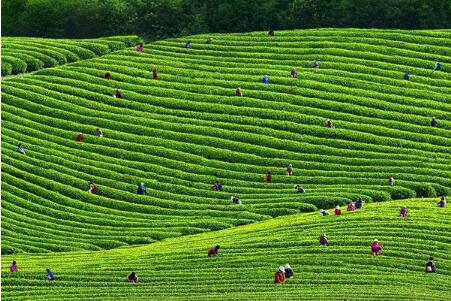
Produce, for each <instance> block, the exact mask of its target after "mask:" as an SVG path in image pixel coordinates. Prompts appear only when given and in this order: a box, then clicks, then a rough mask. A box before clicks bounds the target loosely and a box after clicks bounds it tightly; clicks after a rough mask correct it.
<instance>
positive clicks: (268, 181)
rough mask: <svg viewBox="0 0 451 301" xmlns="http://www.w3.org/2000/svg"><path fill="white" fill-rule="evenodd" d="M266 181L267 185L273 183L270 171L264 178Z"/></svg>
mask: <svg viewBox="0 0 451 301" xmlns="http://www.w3.org/2000/svg"><path fill="white" fill-rule="evenodd" d="M264 180H265V183H271V182H272V173H270V172H269V171H268V172H267V173H266V175H265V177H264Z"/></svg>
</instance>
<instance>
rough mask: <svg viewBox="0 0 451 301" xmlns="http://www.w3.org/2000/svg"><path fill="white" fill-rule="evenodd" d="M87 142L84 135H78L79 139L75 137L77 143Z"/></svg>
mask: <svg viewBox="0 0 451 301" xmlns="http://www.w3.org/2000/svg"><path fill="white" fill-rule="evenodd" d="M84 140H85V135H83V133H78V135H77V137H75V141H77V142H83V141H84Z"/></svg>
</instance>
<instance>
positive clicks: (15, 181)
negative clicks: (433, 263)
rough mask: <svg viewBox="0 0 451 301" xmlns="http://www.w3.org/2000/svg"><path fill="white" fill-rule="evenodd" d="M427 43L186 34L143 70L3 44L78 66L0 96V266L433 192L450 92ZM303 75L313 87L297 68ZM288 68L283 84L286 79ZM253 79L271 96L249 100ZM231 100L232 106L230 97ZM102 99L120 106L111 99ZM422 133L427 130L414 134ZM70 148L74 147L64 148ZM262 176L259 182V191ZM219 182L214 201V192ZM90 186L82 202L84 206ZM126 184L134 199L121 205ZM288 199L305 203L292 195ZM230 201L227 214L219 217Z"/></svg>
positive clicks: (62, 46)
mask: <svg viewBox="0 0 451 301" xmlns="http://www.w3.org/2000/svg"><path fill="white" fill-rule="evenodd" d="M154 4H155V3H154ZM149 5H150V4H149ZM168 5H169V4H168ZM437 35H440V36H448V35H450V34H449V33H448V31H446V30H442V31H440V32H438V31H421V32H419V31H383V30H353V29H348V30H336V29H320V30H307V31H304V30H303V31H281V32H277V34H276V36H275V37H273V38H268V37H267V33H266V32H253V33H247V34H214V35H196V36H192V37H188V38H186V37H185V38H180V39H170V40H163V41H159V42H155V43H152V44H147V45H145V47H144V48H145V50H144V52H143V53H137V52H136V51H135V50H134V49H125V42H126V41H127V40H128V41H136V39H137V37H111V38H99V39H95V40H67V39H64V40H52V39H38V38H4V39H3V40H2V43H3V45H4V46H5V47H3V48H4V49H5V53H6V54H7V55H5V57H7V58H8V57H13V55H14V54H15V53H17V54H18V56H17V58H20V60H23V61H24V62H28V61H29V60H30V57H36V59H37V60H39V61H41V62H42V63H43V64H44V65H50V66H52V65H59V64H62V63H64V62H74V61H76V62H75V63H72V64H68V65H66V66H61V67H58V68H47V69H44V70H39V71H38V72H35V73H34V74H32V75H30V76H21V77H10V78H6V79H4V81H3V83H2V223H3V233H2V234H3V244H2V245H3V246H4V247H5V252H10V250H11V249H12V250H13V251H14V252H16V253H24V252H29V253H32V252H39V253H44V252H60V251H75V250H76V251H83V250H85V251H86V250H88V251H93V250H101V249H110V248H120V249H122V248H121V247H126V246H128V245H137V244H145V243H154V242H155V241H157V240H164V239H170V240H172V239H178V237H179V236H182V235H186V234H194V233H202V232H210V231H214V230H222V229H226V228H231V227H234V226H240V225H246V224H250V223H254V222H257V221H262V220H267V219H270V218H272V217H277V216H282V215H293V214H296V213H299V212H316V211H318V209H319V208H324V209H330V208H333V207H335V206H336V205H347V204H348V203H349V202H350V201H351V200H356V199H358V198H362V199H363V200H365V202H366V203H371V202H382V201H389V200H391V199H392V198H393V199H398V198H408V197H413V196H415V195H418V196H420V195H422V196H432V195H434V196H435V193H434V192H433V191H431V189H429V188H430V187H432V188H433V189H435V191H436V193H437V194H438V193H445V192H446V191H447V189H448V187H451V180H450V179H451V170H450V165H449V162H450V153H451V152H450V147H449V146H450V139H451V137H450V136H449V130H450V129H451V124H450V122H449V121H448V118H447V116H448V115H449V114H448V111H449V102H448V97H447V96H448V95H449V92H450V87H451V85H450V82H451V77H450V76H449V74H448V73H446V72H432V68H433V63H434V59H435V57H436V54H437V53H439V54H440V55H441V56H443V58H442V60H443V61H444V62H447V61H448V60H449V59H448V57H447V55H446V51H447V50H446V49H447V46H448V44H449V43H448V41H447V40H446V39H442V38H437ZM210 36H212V37H213V38H214V42H213V43H212V44H206V43H205V41H206V39H207V38H208V37H210ZM186 39H191V40H192V48H191V49H189V50H187V49H185V48H183V45H184V42H185V41H186ZM130 43H131V42H130ZM120 45H121V46H120ZM116 47H122V50H120V51H115V52H114V53H111V52H110V51H113V50H115V49H116ZM96 56H99V57H96ZM82 57H86V58H88V57H93V58H92V59H89V60H81V58H82ZM314 58H319V59H320V62H321V67H320V68H319V69H317V70H312V69H311V68H310V67H309V65H310V63H311V60H312V59H314ZM27 64H28V63H27ZM444 65H446V63H444ZM293 66H295V67H296V68H297V69H298V71H299V77H298V78H297V79H293V78H290V77H289V72H290V70H291V68H292V67H293ZM154 68H157V69H158V71H159V73H160V77H159V79H158V80H154V79H152V70H153V69H154ZM405 69H408V70H410V72H411V74H412V80H411V81H409V82H406V81H404V80H402V78H401V75H402V72H400V71H399V70H405ZM105 72H110V73H111V75H112V78H111V79H110V80H105V79H103V75H104V73H105ZM263 74H268V75H269V76H270V84H268V85H264V84H261V83H260V80H261V76H262V75H263ZM238 86H240V87H241V88H242V91H243V93H244V96H243V97H235V96H234V92H235V89H236V87H238ZM116 88H119V89H120V90H121V91H122V92H123V93H124V98H122V99H117V98H114V97H113V93H114V91H115V89H116ZM431 116H437V117H438V118H439V124H440V127H438V128H433V127H430V126H429V124H430V120H431ZM327 118H332V119H333V120H334V123H335V128H334V129H328V128H327V127H326V126H325V120H326V119H327ZM97 128H101V129H102V130H103V131H104V133H105V136H104V137H98V136H96V135H95V130H96V129H97ZM78 132H83V133H84V134H85V136H86V139H85V141H84V142H83V143H78V142H76V141H75V140H74V138H75V135H76V134H77V133H78ZM19 143H22V144H23V145H24V148H25V151H26V155H22V154H20V153H18V152H17V151H16V149H17V145H18V144H19ZM288 164H293V166H294V175H293V176H287V174H286V167H287V165H288ZM438 170H439V171H440V172H437V171H438ZM268 171H270V172H272V173H273V181H272V183H264V182H263V175H264V174H265V173H266V172H268ZM389 177H394V178H395V179H396V185H395V186H389V185H388V184H387V180H388V178H389ZM216 179H219V180H220V181H221V182H222V183H223V190H222V191H214V190H212V189H211V185H212V184H213V182H214V181H215V180H216ZM88 181H94V182H95V183H96V184H97V186H98V188H99V192H98V194H97V195H92V194H89V193H88V192H87V191H86V190H87V183H88ZM140 182H144V183H145V184H146V186H147V194H146V195H137V194H136V189H137V185H138V183H140ZM296 184H300V185H302V186H303V187H304V188H305V189H306V191H307V192H306V193H305V194H299V193H296V189H295V188H294V186H295V185H296ZM232 195H236V196H238V197H239V198H240V199H241V201H242V205H240V206H234V205H232V204H231V201H230V197H231V196H232ZM436 201H438V200H436ZM434 205H435V204H434Z"/></svg>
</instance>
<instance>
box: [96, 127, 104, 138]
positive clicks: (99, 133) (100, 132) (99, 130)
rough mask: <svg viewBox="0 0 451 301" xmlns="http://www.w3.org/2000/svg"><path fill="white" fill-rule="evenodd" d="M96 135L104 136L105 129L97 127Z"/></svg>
mask: <svg viewBox="0 0 451 301" xmlns="http://www.w3.org/2000/svg"><path fill="white" fill-rule="evenodd" d="M96 136H98V137H103V131H102V130H101V129H99V128H97V129H96Z"/></svg>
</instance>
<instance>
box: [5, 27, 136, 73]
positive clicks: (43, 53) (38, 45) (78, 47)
mask: <svg viewBox="0 0 451 301" xmlns="http://www.w3.org/2000/svg"><path fill="white" fill-rule="evenodd" d="M137 41H138V37H136V36H117V37H107V38H99V39H88V40H69V39H43V38H14V37H4V38H2V64H1V66H2V76H7V75H11V74H13V75H16V74H21V73H25V72H33V71H36V70H39V69H42V68H49V67H55V66H59V65H64V64H66V63H71V62H75V61H79V60H83V59H91V58H93V57H97V56H101V55H104V54H106V53H109V52H111V51H115V50H120V49H125V48H126V47H130V46H131V45H134V44H135V43H136V42H137Z"/></svg>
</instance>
